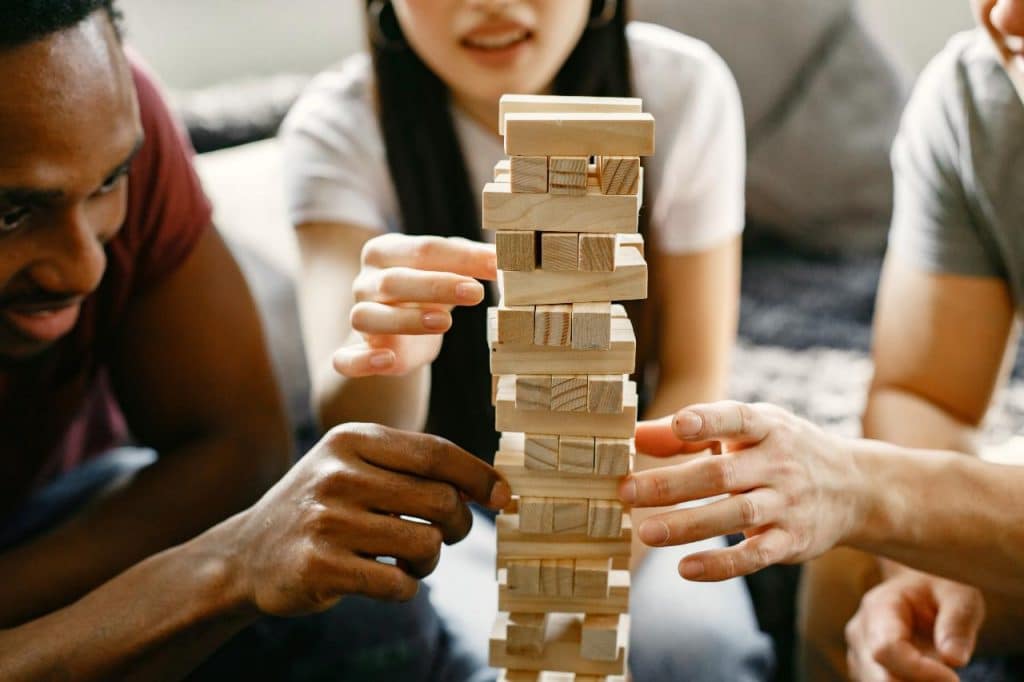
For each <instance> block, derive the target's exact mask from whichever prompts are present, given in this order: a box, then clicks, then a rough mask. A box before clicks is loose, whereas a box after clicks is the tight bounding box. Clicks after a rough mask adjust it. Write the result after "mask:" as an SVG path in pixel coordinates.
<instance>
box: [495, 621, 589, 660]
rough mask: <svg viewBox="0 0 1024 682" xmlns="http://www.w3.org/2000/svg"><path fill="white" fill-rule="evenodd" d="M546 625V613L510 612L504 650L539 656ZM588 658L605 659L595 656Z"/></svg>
mask: <svg viewBox="0 0 1024 682" xmlns="http://www.w3.org/2000/svg"><path fill="white" fill-rule="evenodd" d="M547 627H548V614H546V613H510V614H509V615H508V629H507V630H506V637H507V640H506V650H507V651H508V653H510V654H513V655H516V656H520V655H521V656H540V655H541V653H543V651H544V634H545V632H546V631H547ZM585 636H586V635H585V634H584V637H585ZM588 658H593V659H597V660H605V659H600V657H596V656H589V657H588Z"/></svg>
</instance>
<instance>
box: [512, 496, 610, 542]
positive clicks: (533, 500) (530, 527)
mask: <svg viewBox="0 0 1024 682" xmlns="http://www.w3.org/2000/svg"><path fill="white" fill-rule="evenodd" d="M553 512H554V507H553V506H552V504H551V498H549V497H522V496H520V498H519V515H518V516H519V530H521V531H522V532H524V533H535V534H544V533H551V532H552V528H554V515H553ZM592 517H593V515H592V514H591V515H590V518H592ZM588 534H589V524H588ZM601 537H607V536H601Z"/></svg>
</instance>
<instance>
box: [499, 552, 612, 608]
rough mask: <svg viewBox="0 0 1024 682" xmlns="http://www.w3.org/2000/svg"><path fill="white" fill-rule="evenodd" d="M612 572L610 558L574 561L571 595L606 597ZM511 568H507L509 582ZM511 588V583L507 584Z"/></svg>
mask: <svg viewBox="0 0 1024 682" xmlns="http://www.w3.org/2000/svg"><path fill="white" fill-rule="evenodd" d="M611 570H612V560H611V557H603V558H597V559H576V565H575V569H574V573H573V582H572V584H573V595H574V596H577V597H598V598H604V597H607V596H608V576H609V574H610V572H611ZM511 575H512V567H511V564H510V566H509V576H510V577H509V580H511ZM509 585H510V586H511V582H510V583H509Z"/></svg>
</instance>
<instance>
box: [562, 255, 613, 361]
mask: <svg viewBox="0 0 1024 682" xmlns="http://www.w3.org/2000/svg"><path fill="white" fill-rule="evenodd" d="M580 236H581V237H583V236H584V235H580ZM611 344H612V306H611V304H610V303H607V302H599V303H573V304H572V344H571V345H572V347H573V348H576V349H579V350H609V349H611Z"/></svg>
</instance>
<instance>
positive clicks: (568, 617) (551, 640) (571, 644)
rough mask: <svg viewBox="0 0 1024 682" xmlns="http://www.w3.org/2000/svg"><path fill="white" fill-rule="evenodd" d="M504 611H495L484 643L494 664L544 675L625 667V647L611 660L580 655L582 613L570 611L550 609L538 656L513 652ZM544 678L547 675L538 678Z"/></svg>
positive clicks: (614, 672)
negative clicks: (536, 671)
mask: <svg viewBox="0 0 1024 682" xmlns="http://www.w3.org/2000/svg"><path fill="white" fill-rule="evenodd" d="M507 629H508V614H507V613H499V614H498V618H497V620H496V621H495V624H494V629H493V630H492V631H491V638H490V643H489V647H488V654H489V656H490V663H491V665H492V666H494V667H497V668H509V669H512V670H538V671H541V670H543V671H547V672H545V673H544V674H545V675H551V674H557V673H560V672H573V671H574V672H575V673H576V677H575V679H576V680H579V679H580V675H621V674H623V673H624V672H625V668H626V647H623V649H622V652H621V656H620V657H619V658H618V659H617V660H615V661H595V660H590V659H586V658H583V657H582V656H581V655H580V641H581V639H582V635H583V616H582V615H581V614H573V613H552V614H551V617H550V620H549V621H548V627H547V635H546V637H545V641H544V653H543V655H541V656H513V655H511V654H509V653H508V647H507V637H508V636H507ZM541 679H544V680H545V682H547V680H548V678H541Z"/></svg>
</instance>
